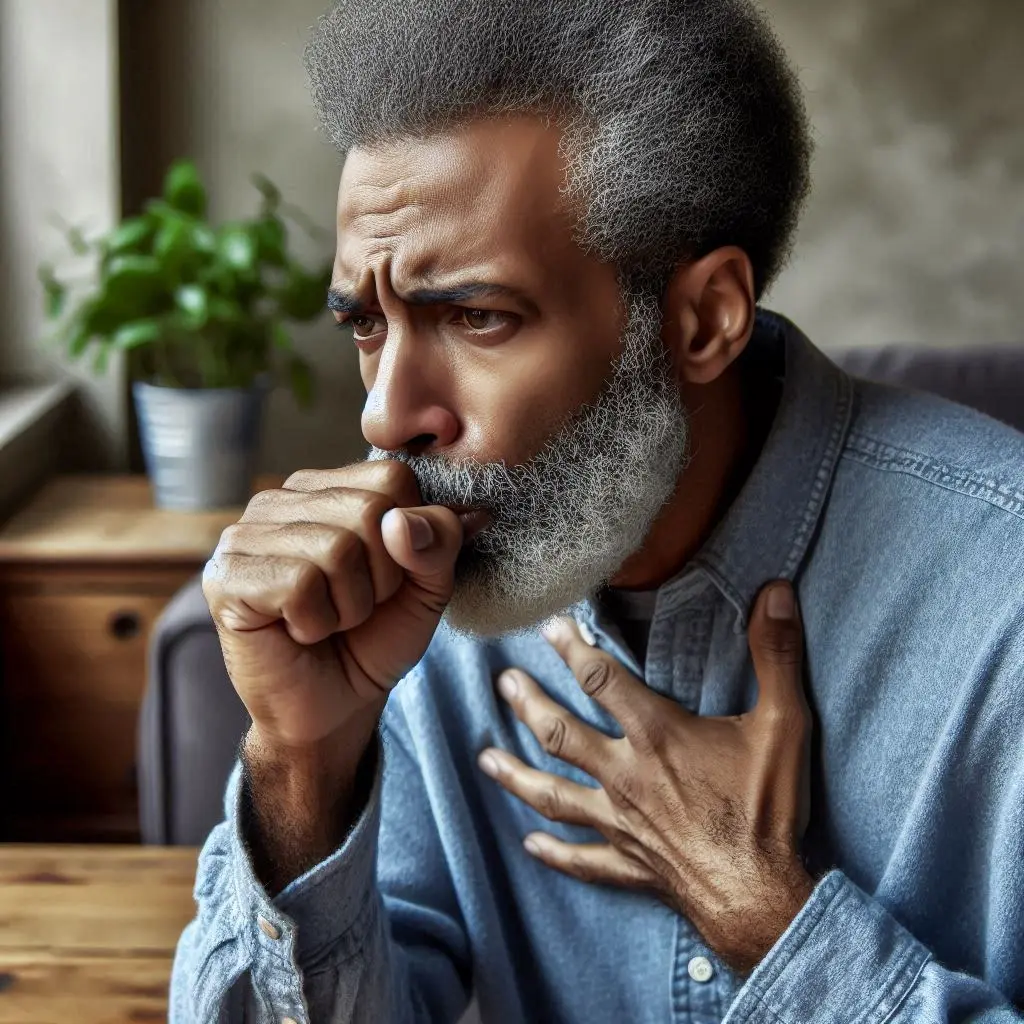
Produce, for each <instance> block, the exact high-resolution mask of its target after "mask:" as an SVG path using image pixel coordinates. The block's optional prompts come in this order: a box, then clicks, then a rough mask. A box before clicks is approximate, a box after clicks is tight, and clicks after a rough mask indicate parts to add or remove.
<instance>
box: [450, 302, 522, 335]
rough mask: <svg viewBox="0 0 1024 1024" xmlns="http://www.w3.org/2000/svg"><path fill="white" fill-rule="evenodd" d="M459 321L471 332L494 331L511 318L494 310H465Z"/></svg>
mask: <svg viewBox="0 0 1024 1024" xmlns="http://www.w3.org/2000/svg"><path fill="white" fill-rule="evenodd" d="M459 319H460V320H461V321H462V323H464V324H465V325H466V326H467V327H468V328H469V329H470V330H471V331H493V330H495V329H496V328H498V327H501V326H502V325H503V324H505V323H507V322H508V321H509V320H510V319H511V316H510V314H508V313H501V312H498V311H497V310H494V309H468V308H467V309H464V310H463V311H462V313H461V314H460V317H459Z"/></svg>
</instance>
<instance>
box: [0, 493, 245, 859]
mask: <svg viewBox="0 0 1024 1024" xmlns="http://www.w3.org/2000/svg"><path fill="white" fill-rule="evenodd" d="M240 514H241V510H240V509H225V510H222V511H216V512H202V513H186V512H170V511H160V510H157V509H154V508H153V507H152V504H151V500H150V492H149V487H148V484H147V482H146V480H145V479H144V478H141V477H64V478H58V479H56V480H54V481H52V482H51V483H50V484H49V485H47V486H46V487H45V488H44V489H43V490H42V491H41V492H40V493H39V495H37V496H36V498H35V499H34V500H33V501H32V502H30V504H29V505H28V506H27V507H26V508H25V509H24V510H22V511H21V512H20V513H19V514H18V515H16V516H15V517H14V518H13V519H12V520H11V521H10V522H8V523H7V525H6V526H5V527H4V528H3V529H2V530H0V730H2V731H3V737H2V738H3V742H2V745H0V759H2V760H0V778H2V780H3V784H2V785H0V829H2V830H3V835H2V838H4V839H8V840H14V841H18V842H118V841H120V842H137V841H138V838H139V823H138V806H137V796H136V785H135V751H136V731H137V722H138V712H139V706H140V703H141V700H142V695H143V692H144V689H145V683H146V655H147V644H148V640H149V636H150V632H151V630H152V628H153V624H154V622H155V621H156V619H157V617H158V616H159V614H160V612H161V611H162V609H163V608H164V606H165V605H166V604H167V602H168V601H169V600H170V598H171V597H172V596H173V595H174V593H175V592H176V591H177V590H178V588H179V587H181V586H182V585H183V584H184V583H185V582H186V581H187V580H188V579H190V578H191V577H192V576H193V575H195V574H196V573H197V572H199V571H200V570H201V568H202V566H203V564H204V563H205V561H206V559H207V558H208V557H209V554H210V552H211V551H212V550H213V548H214V547H215V546H216V544H217V540H218V538H219V537H220V534H221V531H222V530H223V529H224V527H225V526H227V525H228V524H229V523H232V522H234V521H235V520H237V519H238V517H239V515H240Z"/></svg>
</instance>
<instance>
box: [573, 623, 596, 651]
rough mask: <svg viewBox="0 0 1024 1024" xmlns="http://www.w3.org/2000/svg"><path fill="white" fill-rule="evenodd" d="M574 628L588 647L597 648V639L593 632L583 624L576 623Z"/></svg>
mask: <svg viewBox="0 0 1024 1024" xmlns="http://www.w3.org/2000/svg"><path fill="white" fill-rule="evenodd" d="M576 628H577V629H578V630H579V631H580V636H581V637H583V642H584V643H585V644H586V645H587V646H588V647H596V646H597V637H596V636H594V632H593V630H592V629H591V628H590V627H589V626H588V625H587V624H586V623H585V622H577V623H576Z"/></svg>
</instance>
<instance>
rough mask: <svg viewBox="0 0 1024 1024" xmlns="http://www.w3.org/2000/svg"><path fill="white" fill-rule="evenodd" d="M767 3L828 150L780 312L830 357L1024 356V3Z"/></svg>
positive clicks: (777, 296)
mask: <svg viewBox="0 0 1024 1024" xmlns="http://www.w3.org/2000/svg"><path fill="white" fill-rule="evenodd" d="M765 5H766V6H767V8H768V10H769V11H770V12H771V14H772V15H773V17H774V19H775V22H776V25H777V27H778V29H779V31H780V33H781V35H782V38H783V40H784V41H785V43H786V45H787V47H788V48H789V50H790V52H791V54H792V55H793V57H794V58H795V60H796V63H797V66H798V67H799V69H800V72H801V78H802V80H803V82H804V84H805V86H806V89H807V96H808V106H809V109H810V113H811V116H812V119H813V122H814V126H815V129H816V134H817V144H818V150H817V156H816V160H815V174H814V192H813V194H812V198H811V202H810V205H809V208H808V211H807V215H806V217H805V219H804V222H803V228H802V231H801V233H800V236H799V240H798V246H797V250H796V258H795V259H794V261H793V263H792V264H791V266H790V268H789V270H788V271H787V272H786V275H785V277H784V279H782V280H780V282H779V284H778V286H777V287H776V289H775V291H774V294H773V295H772V296H770V301H771V303H772V304H774V305H775V306H777V307H778V308H780V309H782V310H784V311H786V312H788V313H791V314H792V315H793V316H795V317H796V318H797V319H798V320H799V321H800V322H801V323H802V324H803V325H804V326H805V328H806V329H807V330H808V331H809V332H810V333H811V334H812V336H813V337H815V338H816V339H817V340H818V341H819V343H820V344H822V345H824V346H829V345H838V344H873V343H877V342H880V341H899V342H920V343H925V344H935V345H956V344H962V343H964V342H968V343H969V342H977V341H984V340H987V341H992V342H1006V343H1016V344H1024V288H1022V287H1021V283H1022V276H1024V132H1022V131H1021V125H1022V117H1024V4H1021V3H1020V0H970V2H967V3H965V2H963V0H931V2H925V0H870V2H866V0H858V2H855V3H850V2H846V0H844V2H838V0H827V2H823V0H765Z"/></svg>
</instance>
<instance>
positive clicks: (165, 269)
mask: <svg viewBox="0 0 1024 1024" xmlns="http://www.w3.org/2000/svg"><path fill="white" fill-rule="evenodd" d="M253 183H254V184H255V186H256V188H257V189H258V190H259V192H260V193H261V195H262V203H261V208H260V210H259V213H258V214H257V215H256V216H255V217H253V218H251V219H249V220H244V221H232V222H230V223H225V224H221V225H219V226H213V225H211V224H210V223H209V222H208V220H207V217H206V209H207V197H206V189H205V188H204V186H203V183H202V181H201V180H200V177H199V174H198V172H197V170H196V167H195V165H194V164H193V163H192V162H191V161H187V160H182V161H178V162H177V163H175V164H174V165H173V166H172V167H171V168H170V170H169V171H168V173H167V176H166V179H165V182H164V188H163V195H162V197H161V198H159V199H154V200H151V201H150V202H149V203H148V204H147V205H146V207H145V210H144V212H143V213H142V214H141V215H140V216H137V217H131V218H129V219H127V220H124V221H122V222H121V223H120V224H119V225H118V226H117V227H115V228H114V229H113V230H112V231H110V232H108V233H106V234H104V235H102V236H100V237H98V238H95V239H91V240H89V239H86V238H85V236H84V235H83V233H82V232H81V231H80V230H78V229H75V228H66V229H65V230H66V232H67V236H68V241H69V243H70V245H71V248H72V251H73V252H74V253H75V254H76V255H77V256H79V257H89V258H90V259H91V260H92V262H93V264H94V267H95V268H96V269H95V270H93V272H92V273H91V274H90V276H89V279H88V282H89V283H88V285H87V286H86V288H85V289H84V291H83V292H82V293H81V294H77V293H76V295H75V298H74V301H69V300H71V299H72V291H73V289H72V288H70V287H69V285H68V283H67V282H66V281H65V280H60V279H58V277H57V275H56V273H55V271H54V268H53V267H52V266H51V265H49V264H44V265H43V266H42V267H41V268H40V271H39V274H40V279H41V280H42V282H43V286H44V293H45V299H46V310H47V315H48V317H49V318H50V319H51V320H53V321H55V322H56V323H57V324H58V328H59V333H58V337H59V339H60V341H61V343H62V344H63V345H64V346H65V347H66V349H67V351H68V352H69V353H70V355H71V356H72V357H73V358H80V357H82V356H85V355H86V354H87V353H88V354H91V355H92V358H93V367H94V369H95V370H96V371H97V372H103V371H104V370H105V369H106V366H107V363H108V360H109V358H110V355H111V354H112V353H114V352H123V353H125V356H126V359H127V366H128V373H129V376H130V379H131V380H132V391H133V395H134V400H135V407H136V412H137V415H138V422H139V431H140V437H141V441H142V449H143V455H144V458H145V462H146V468H147V470H148V472H149V476H150V480H151V482H152V484H153V491H154V496H155V500H156V503H157V505H159V506H160V507H162V508H178V509H200V508H216V507H222V506H227V505H235V504H239V503H243V502H244V501H245V500H246V499H247V498H248V496H249V494H250V487H251V483H252V474H253V470H254V461H255V454H256V451H257V447H258V442H259V434H260V424H261V420H262V409H263V405H264V398H265V396H266V394H267V392H268V390H269V388H270V387H272V386H273V385H274V384H275V383H277V382H279V381H282V380H284V381H287V383H288V384H290V386H291V389H292V392H293V393H294V395H295V398H296V400H297V401H298V402H299V403H300V405H308V404H309V403H310V402H311V400H312V375H311V372H310V367H309V364H308V363H307V362H306V361H305V360H304V359H303V358H302V357H301V356H299V355H298V354H297V353H296V352H295V351H294V350H293V347H292V339H291V336H290V334H289V332H288V329H287V327H286V324H287V323H288V322H300V321H309V320H313V319H314V318H316V317H317V316H319V315H321V313H323V311H324V304H325V297H326V291H327V287H328V284H329V282H330V273H331V265H330V263H329V262H328V263H326V264H325V265H323V266H320V267H318V268H316V269H312V270H311V269H308V268H306V267H304V266H303V265H302V264H300V263H299V262H298V261H296V260H295V259H294V258H292V256H291V255H290V254H289V251H288V230H287V226H286V218H287V220H289V221H291V222H292V223H294V224H298V225H299V226H300V227H302V228H303V229H304V230H306V231H307V232H309V233H311V234H313V235H315V236H321V237H322V236H324V235H325V234H326V233H325V232H322V231H319V230H318V229H317V228H316V227H314V226H313V225H312V224H311V223H310V222H309V220H308V219H307V218H306V217H305V215H304V214H303V213H302V212H301V210H298V209H297V208H296V207H294V206H291V205H290V204H287V203H285V202H284V201H283V200H282V197H281V194H280V192H279V191H278V189H277V188H276V187H275V186H274V185H273V184H272V183H271V182H270V181H269V180H268V179H267V178H265V177H263V176H261V175H257V176H255V177H254V178H253Z"/></svg>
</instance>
